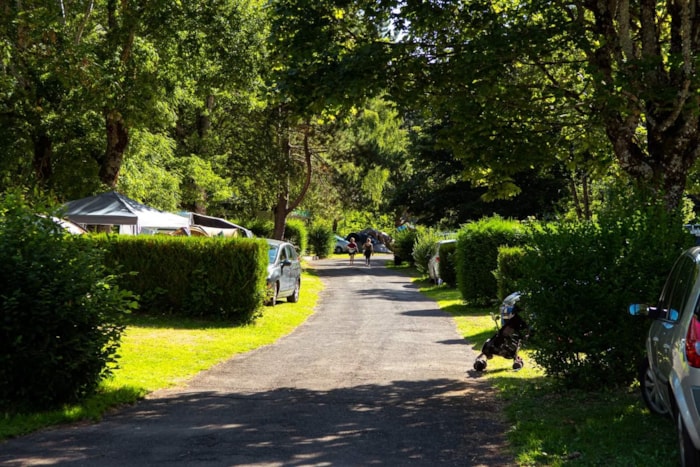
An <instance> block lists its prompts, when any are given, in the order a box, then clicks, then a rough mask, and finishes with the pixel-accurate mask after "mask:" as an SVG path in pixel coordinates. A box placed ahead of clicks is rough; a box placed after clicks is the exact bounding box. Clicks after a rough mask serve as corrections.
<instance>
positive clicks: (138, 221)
mask: <svg viewBox="0 0 700 467" xmlns="http://www.w3.org/2000/svg"><path fill="white" fill-rule="evenodd" d="M65 207H66V214H65V216H66V217H67V218H68V219H69V220H70V221H72V222H75V223H76V224H81V225H118V226H119V233H126V234H138V233H141V231H142V229H144V228H147V229H164V230H175V229H178V228H180V227H187V226H188V225H190V220H189V218H188V217H183V216H179V215H177V214H172V213H169V212H164V211H159V210H158V209H155V208H152V207H150V206H146V205H145V204H141V203H139V202H137V201H134V200H133V199H130V198H127V197H126V196H124V195H122V194H120V193H117V192H115V191H110V192H107V193H102V194H100V195H96V196H89V197H87V198H82V199H78V200H75V201H69V202H68V203H66V205H65Z"/></svg>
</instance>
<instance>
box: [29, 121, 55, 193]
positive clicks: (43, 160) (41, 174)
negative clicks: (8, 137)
mask: <svg viewBox="0 0 700 467" xmlns="http://www.w3.org/2000/svg"><path fill="white" fill-rule="evenodd" d="M52 154H53V147H52V144H51V139H50V138H49V137H48V135H47V134H46V133H43V132H42V133H41V134H40V135H39V136H37V138H36V139H35V140H34V160H33V165H34V174H35V176H36V179H37V182H38V183H39V184H40V185H45V184H46V183H47V182H48V180H49V179H50V178H51V175H52V174H53V168H52V167H51V158H52Z"/></svg>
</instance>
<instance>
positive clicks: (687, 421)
mask: <svg viewBox="0 0 700 467" xmlns="http://www.w3.org/2000/svg"><path fill="white" fill-rule="evenodd" d="M629 311H630V314H632V315H646V316H648V317H650V318H651V319H652V322H651V326H650V328H649V334H648V336H647V341H646V348H647V355H646V358H644V359H643V360H642V364H641V365H640V369H639V379H640V387H641V391H642V398H643V399H644V402H645V403H646V405H647V407H648V408H649V410H651V411H652V412H654V413H657V414H660V415H670V416H671V417H672V418H673V419H674V421H675V424H676V429H677V431H678V442H679V448H680V456H681V464H682V465H688V466H689V465H700V247H693V248H690V249H689V250H687V251H685V252H684V253H683V254H682V255H681V256H680V257H679V258H678V259H677V260H676V262H675V264H674V265H673V268H672V269H671V272H670V274H669V275H668V278H667V279H666V285H665V286H664V288H663V290H662V292H661V296H660V297H659V301H658V303H657V304H656V306H650V305H645V304H634V305H630V309H629Z"/></svg>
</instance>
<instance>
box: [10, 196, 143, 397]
mask: <svg viewBox="0 0 700 467" xmlns="http://www.w3.org/2000/svg"><path fill="white" fill-rule="evenodd" d="M35 209H36V211H35ZM38 211H43V212H47V211H46V208H45V207H35V208H32V207H30V206H29V204H28V203H27V202H26V201H25V199H24V198H23V197H22V196H21V195H19V194H5V195H4V196H3V197H2V198H1V199H0V263H2V265H3V267H2V269H1V272H0V316H1V317H2V326H0V405H2V406H6V407H9V406H12V407H15V408H48V407H53V406H58V405H60V404H64V403H70V402H76V401H79V400H81V399H82V398H84V397H85V396H87V395H90V394H91V393H93V392H94V390H95V389H96V388H97V386H98V384H99V383H100V381H101V380H102V379H103V378H104V377H106V376H109V374H110V373H111V371H112V368H113V363H114V362H115V359H116V352H117V348H118V345H119V338H120V336H121V333H122V331H123V329H124V325H123V324H122V322H123V321H122V317H123V315H124V314H125V313H127V312H128V311H129V310H130V309H131V308H132V307H134V306H135V303H134V301H133V298H132V296H131V295H130V294H129V293H127V292H125V291H123V290H121V289H120V288H119V287H117V286H116V285H115V278H114V277H113V276H111V275H109V274H108V272H107V270H106V269H105V267H104V266H103V252H102V251H100V250H98V249H96V248H93V247H92V246H91V245H90V244H89V243H88V242H85V241H84V239H83V238H82V237H79V236H70V235H69V234H66V233H65V232H64V230H63V229H62V228H61V227H59V226H58V225H57V224H56V223H55V222H53V221H52V220H51V219H50V218H47V217H39V216H37V215H36V214H35V212H38Z"/></svg>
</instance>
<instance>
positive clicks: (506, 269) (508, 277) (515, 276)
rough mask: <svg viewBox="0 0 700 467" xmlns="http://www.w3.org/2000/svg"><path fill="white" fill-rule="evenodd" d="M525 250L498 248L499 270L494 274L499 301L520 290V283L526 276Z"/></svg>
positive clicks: (510, 247)
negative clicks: (524, 264) (524, 268)
mask: <svg viewBox="0 0 700 467" xmlns="http://www.w3.org/2000/svg"><path fill="white" fill-rule="evenodd" d="M524 256H525V249H524V248H522V247H517V246H501V247H499V248H498V258H497V260H496V263H497V264H498V268H497V269H496V270H495V271H494V272H493V274H494V277H496V284H497V290H498V301H499V302H501V301H503V299H505V298H506V297H507V296H508V295H510V294H511V293H513V292H517V291H518V290H520V285H519V284H518V281H519V280H520V279H522V277H523V276H524V271H523V257H524Z"/></svg>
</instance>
